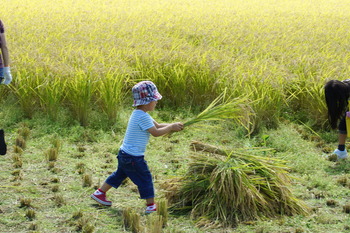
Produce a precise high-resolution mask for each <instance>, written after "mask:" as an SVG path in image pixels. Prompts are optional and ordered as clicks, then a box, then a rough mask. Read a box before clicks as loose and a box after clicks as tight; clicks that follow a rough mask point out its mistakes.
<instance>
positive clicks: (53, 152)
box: [45, 148, 58, 162]
mask: <svg viewBox="0 0 350 233" xmlns="http://www.w3.org/2000/svg"><path fill="white" fill-rule="evenodd" d="M45 156H46V159H47V160H48V161H50V162H52V161H57V159H58V150H57V148H49V149H48V150H47V151H46V152H45Z"/></svg>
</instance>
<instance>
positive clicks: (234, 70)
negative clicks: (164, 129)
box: [0, 0, 350, 233]
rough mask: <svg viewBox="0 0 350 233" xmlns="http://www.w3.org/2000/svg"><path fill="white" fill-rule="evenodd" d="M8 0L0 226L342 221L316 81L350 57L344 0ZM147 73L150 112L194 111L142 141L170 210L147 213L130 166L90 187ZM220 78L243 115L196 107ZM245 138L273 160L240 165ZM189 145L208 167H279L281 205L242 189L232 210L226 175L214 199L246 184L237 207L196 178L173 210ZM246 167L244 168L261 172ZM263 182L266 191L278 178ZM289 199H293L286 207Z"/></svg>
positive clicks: (247, 226)
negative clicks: (210, 114) (100, 193)
mask: <svg viewBox="0 0 350 233" xmlns="http://www.w3.org/2000/svg"><path fill="white" fill-rule="evenodd" d="M2 5H3V8H2V9H1V10H0V19H1V20H2V21H3V23H4V24H5V28H6V38H7V43H8V47H9V51H10V57H11V71H12V76H13V82H12V83H11V85H9V86H4V85H2V86H0V95H1V97H2V98H1V100H0V103H1V108H0V119H1V121H0V128H3V129H4V130H5V132H6V140H7V143H8V147H9V149H8V153H7V155H5V156H1V157H0V180H1V184H0V204H1V205H0V213H1V219H0V232H334V233H338V232H349V231H350V230H349V229H350V219H349V212H350V207H349V205H350V203H349V202H350V200H349V194H350V189H349V188H350V181H349V179H350V176H349V174H348V173H349V170H350V163H349V162H348V161H347V160H344V161H337V162H333V161H329V160H328V159H326V158H325V157H326V155H328V154H330V153H331V152H332V151H333V150H334V148H335V146H336V145H337V135H336V132H331V131H329V125H328V123H327V115H326V106H325V101H324V93H323V86H324V84H325V82H326V81H328V80H330V79H339V80H343V79H347V78H348V76H349V73H350V65H349V64H350V55H349V54H350V53H349V49H350V47H349V41H350V35H349V33H348V31H349V28H350V2H349V1H346V0H327V1H326V0H303V1H302V0H279V1H277V0H265V1H259V0H245V1H243V0H207V1H203V0H191V1H189V0H177V1H173V0H144V1H140V0H128V1H126V0H94V1H89V0H76V1H70V0H57V1H53V2H51V1H43V0H30V1H29V0H2ZM141 80H152V81H153V82H154V83H155V84H156V85H157V87H158V89H159V91H160V93H161V94H162V95H163V99H162V100H161V101H159V104H158V105H157V110H156V111H155V112H153V113H151V115H152V116H153V117H154V118H155V119H156V120H157V121H159V122H172V121H182V122H195V123H193V125H190V126H188V128H185V130H184V131H183V132H180V133H174V134H171V135H168V136H166V137H162V138H156V139H151V141H150V145H149V147H148V149H147V150H148V154H149V155H150V156H148V159H147V160H148V162H149V166H150V167H151V170H152V174H153V176H154V179H155V187H156V190H157V195H158V198H159V200H160V201H159V202H160V203H163V207H164V208H162V209H166V210H167V211H163V212H160V213H158V214H155V215H154V216H146V215H144V214H143V207H144V203H143V201H142V200H139V199H138V193H137V189H136V187H135V186H134V185H133V184H132V183H131V182H126V183H125V184H123V186H122V187H121V188H120V189H117V190H113V191H110V193H109V194H108V195H109V197H110V199H111V200H112V201H113V206H112V207H111V208H102V207H100V206H98V205H96V204H95V203H94V202H93V200H91V199H90V197H89V195H90V194H91V193H92V192H93V191H94V189H95V188H96V187H98V186H99V185H100V184H101V183H102V182H103V181H104V179H105V178H106V177H107V176H108V174H109V173H111V172H113V171H114V169H115V167H116V158H115V154H116V153H117V151H118V148H119V146H120V144H121V141H122V139H123V135H124V131H125V128H126V125H127V121H128V117H129V114H130V113H131V111H132V108H131V101H132V99H131V94H130V89H131V87H132V86H133V85H134V84H135V83H137V82H138V81H141ZM222 93H225V98H227V99H226V101H228V102H226V103H230V104H231V103H233V102H232V101H236V102H235V103H237V105H235V106H240V109H239V111H231V113H232V114H237V117H236V115H235V116H233V117H223V118H230V119H227V121H220V122H216V121H213V122H206V121H203V120H198V118H196V119H197V120H198V121H199V122H197V121H196V119H195V120H193V118H195V116H197V114H198V113H200V112H201V111H203V110H205V109H206V108H207V107H208V106H211V105H210V103H213V102H212V101H213V100H216V98H217V97H218V96H222ZM230 101H231V102H230ZM230 104H228V105H225V106H226V107H227V106H231V105H230ZM219 113H220V112H219ZM204 118H205V117H204ZM218 118H220V117H218ZM201 119H202V118H201ZM193 140H195V141H200V142H201V143H203V144H204V145H213V146H214V147H215V148H219V149H220V150H224V151H226V152H227V153H225V155H224V156H227V157H224V158H223V157H220V156H223V155H222V154H221V155H215V153H216V152H215V151H216V150H215V151H214V152H208V151H202V152H194V151H193V150H192V149H191V148H192V147H191V146H190V145H191V141H193ZM230 151H231V153H230ZM232 151H233V152H232ZM237 151H239V153H238V152H237ZM198 153H200V154H201V155H198ZM235 153H238V154H235ZM242 154H243V155H247V157H249V156H253V155H254V156H258V157H259V158H260V159H261V158H262V157H264V158H270V160H269V159H262V160H261V161H263V162H266V163H268V165H266V164H265V165H261V164H260V163H259V164H260V165H259V166H258V165H257V167H255V168H253V167H251V166H250V165H249V166H248V165H247V167H246V166H244V165H242V164H239V165H237V163H239V162H242V161H245V160H244V159H242V158H241V157H239V156H241V155H242ZM234 155H235V156H234ZM200 156H207V157H210V158H217V159H218V160H215V161H214V160H208V161H207V160H205V159H204V160H203V158H202V157H200ZM199 157H200V158H199ZM232 158H236V159H237V158H240V159H237V160H233V161H232ZM249 158H250V157H249ZM194 159H198V161H207V162H208V166H209V164H211V166H214V164H216V165H218V167H216V168H215V169H213V170H211V172H213V173H212V175H214V174H216V173H215V171H217V170H220V169H224V168H225V167H230V168H233V167H234V168H235V169H238V170H237V171H239V172H242V173H244V174H250V175H251V174H252V173H254V172H257V170H254V169H261V167H264V168H269V169H267V170H268V172H267V171H266V170H264V171H263V172H261V171H262V170H259V172H257V173H259V174H263V176H264V175H265V176H267V175H269V176H271V177H273V176H274V175H273V174H278V175H277V177H278V179H276V180H278V182H280V181H283V182H285V187H282V186H283V185H281V186H279V185H278V184H280V183H278V182H277V183H278V184H277V183H276V184H275V183H274V185H276V187H277V188H280V190H283V191H281V192H282V194H283V197H285V198H286V199H283V201H282V203H280V202H278V205H281V206H285V207H284V208H283V210H282V211H281V210H278V211H277V212H278V213H279V215H278V216H276V214H275V212H273V211H271V212H267V213H265V212H263V211H267V209H268V208H266V206H265V207H264V205H265V204H264V205H263V204H261V203H266V202H263V201H262V202H257V203H255V202H254V203H255V204H254V203H253V204H252V203H251V202H249V203H250V204H251V206H250V208H251V209H254V210H256V212H255V213H254V214H253V215H250V214H251V213H249V214H247V215H244V216H245V217H246V218H245V217H242V216H243V213H248V212H247V209H249V208H247V207H245V205H244V203H248V200H246V199H244V198H243V196H244V195H243V194H242V193H241V192H238V191H237V190H236V191H237V192H232V193H231V191H226V192H225V191H222V190H229V189H228V188H227V189H225V187H226V183H225V182H222V184H225V185H222V184H221V185H222V186H220V184H218V185H219V188H220V187H221V188H222V189H220V192H218V193H220V195H223V196H220V198H222V200H225V201H226V200H229V201H232V200H234V201H236V198H232V196H233V195H237V199H240V200H241V199H242V200H243V201H242V202H241V203H240V204H237V205H235V206H236V209H233V210H232V209H231V210H230V211H226V212H225V211H224V210H223V209H221V208H220V203H221V204H222V202H220V201H219V202H215V201H212V202H211V201H208V202H200V201H201V198H199V199H198V197H202V196H200V195H199V194H201V193H203V192H204V193H205V192H206V191H203V190H207V189H209V188H213V186H214V185H211V186H210V185H209V186H203V187H206V189H203V190H202V189H199V188H198V189H196V190H197V191H199V194H198V195H197V196H196V195H194V196H196V197H197V201H198V203H197V205H196V206H192V207H195V208H192V211H188V210H189V209H188V208H190V207H188V205H186V203H182V204H183V206H182V208H180V209H181V210H183V211H178V210H179V208H178V207H179V205H174V206H172V204H173V203H171V200H176V197H174V195H175V194H176V193H177V192H178V190H179V187H180V186H181V184H179V180H181V179H182V178H183V177H185V178H184V180H183V182H186V180H188V174H189V173H190V172H191V171H192V172H193V173H194V171H198V169H197V168H198V167H200V166H201V164H198V163H196V162H194V161H193V160H194ZM259 161H260V160H259ZM261 161H260V162H261ZM271 161H275V162H276V161H277V162H278V163H279V164H278V165H277V164H275V163H274V162H273V164H270V163H272V162H271ZM233 163H236V165H235V166H233V165H232V164H233ZM202 164H206V162H203V163H202ZM249 164H250V163H249ZM219 165H220V166H219ZM221 165H223V166H222V167H221ZM226 165H227V166H226ZM270 166H272V167H273V168H275V169H276V171H278V172H276V171H275V172H271V171H273V168H271V167H270ZM248 167H249V169H253V170H254V172H252V170H249V169H248ZM270 168H271V169H272V170H270ZM196 169H197V170H196ZM240 169H241V170H240ZM247 169H248V170H247ZM204 170H205V169H204V168H202V170H201V171H204ZM223 171H225V172H226V170H223ZM257 173H256V174H257ZM218 174H219V173H218ZM218 174H216V175H218ZM220 174H221V175H222V174H224V173H220ZM228 174H229V173H228V172H227V173H225V175H226V176H225V177H226V178H224V179H223V180H224V181H227V180H229V178H227V177H229V175H228ZM230 174H231V173H230ZM254 174H255V173H254ZM282 174H283V175H282ZM201 175H203V174H202V173H201ZM201 175H199V177H202V176H201ZM186 177H187V178H186ZM222 177H223V176H222ZM249 177H250V179H247V180H245V183H243V184H245V185H247V186H249V185H252V183H249V180H251V181H252V180H254V182H255V181H257V183H259V182H263V181H262V180H263V179H261V178H257V177H256V176H253V177H251V176H249ZM190 180H191V178H190ZM192 180H193V179H192ZM217 180H218V179H214V181H217ZM272 180H274V179H272ZM270 181H271V180H270ZM198 182H200V183H201V184H206V179H205V180H204V181H203V183H202V180H201V181H198ZM180 183H181V182H180ZM228 183H229V182H228ZM268 184H272V183H268ZM255 185H256V184H255ZM259 185H260V186H259ZM259 185H258V186H259V187H265V186H264V185H262V183H259ZM193 186H194V184H191V187H192V188H193ZM224 186H225V187H224ZM227 186H228V187H230V185H229V184H227ZM268 186H269V185H267V186H266V187H268ZM203 187H202V188H203ZM249 187H250V186H249ZM274 188H275V186H274ZM274 188H266V190H270V191H271V190H275V189H274ZM285 188H287V189H285ZM214 190H215V189H214ZM239 190H241V189H239ZM266 190H265V191H264V194H266V195H268V196H269V197H270V198H271V197H275V196H274V195H275V194H276V193H279V191H276V190H275V191H274V192H269V191H266ZM187 191H188V190H187ZM241 191H242V190H241ZM190 192H192V193H193V192H194V189H190ZM248 193H249V192H248ZM185 194H186V192H185ZM187 194H188V193H187ZM216 194H217V193H216V192H214V193H210V195H207V197H213V198H214V199H215V198H216ZM250 194H251V193H250ZM250 194H249V195H250ZM225 195H226V196H225ZM249 195H248V194H247V195H245V196H249ZM189 196H190V195H187V197H189ZM252 196H253V195H252ZM204 198H206V196H203V199H204ZM289 198H290V199H289ZM214 199H213V200H214ZM256 199H259V200H262V199H263V198H262V196H260V195H259V194H257V196H256ZM277 199H278V198H277ZM215 200H216V201H217V199H215ZM271 200H272V199H271ZM296 200H298V201H299V200H300V203H302V204H300V205H299V202H298V201H296ZM274 201H276V198H275V199H274ZM279 201H280V200H279ZM164 203H165V204H164ZM166 203H167V204H166ZM215 203H216V204H215ZM242 203H243V204H242ZM271 203H272V202H271ZM286 203H288V204H286ZM291 203H293V205H294V204H295V203H297V204H296V205H295V206H293V208H292V207H291V209H289V210H290V211H289V212H287V211H286V210H287V209H288V208H289V207H290V206H291V205H292V204H291ZM177 204H178V203H177ZM289 204H290V205H289ZM166 205H169V206H168V207H169V208H166ZM205 205H207V206H208V208H203V206H204V207H205ZM276 205H277V204H276ZM216 206H218V208H216ZM209 207H210V208H209ZM294 207H295V208H294ZM176 208H178V209H177V211H175V209H176ZM186 208H187V211H184V210H186ZM271 209H274V207H271ZM276 209H278V208H277V207H276ZM208 210H210V211H208ZM259 211H261V212H259ZM284 211H285V212H284ZM277 212H276V213H277ZM126 213H128V214H126ZM215 213H217V215H215ZM232 213H234V214H232ZM287 213H288V214H287ZM247 216H249V217H247ZM128 218H131V219H136V220H134V222H136V223H138V225H135V224H133V223H132V222H133V221H131V222H130V221H129V222H128V221H127V219H128ZM137 219H138V220H137ZM228 219H229V220H230V221H228Z"/></svg>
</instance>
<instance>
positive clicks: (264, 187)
mask: <svg viewBox="0 0 350 233" xmlns="http://www.w3.org/2000/svg"><path fill="white" fill-rule="evenodd" d="M211 147H212V146H211ZM217 151H219V152H221V153H222V151H223V150H217ZM265 152H266V151H265ZM254 153H255V154H257V153H261V150H260V151H259V152H257V151H255V152H254V151H252V150H249V151H248V150H243V149H241V151H240V152H238V151H234V152H230V153H226V155H217V154H209V155H204V154H203V153H196V154H195V155H193V156H192V162H191V164H190V165H189V170H188V173H187V175H186V176H185V177H184V178H183V179H182V180H181V183H180V185H181V187H180V188H179V191H178V193H177V194H178V195H177V196H176V198H178V199H177V202H176V204H175V209H177V210H190V211H191V214H192V216H193V217H195V218H197V217H208V218H210V219H212V220H220V221H221V222H222V224H223V225H228V226H234V225H237V224H238V223H239V222H244V221H251V220H257V219H262V218H266V217H269V218H270V217H276V216H280V215H288V216H290V215H298V214H301V215H307V214H308V212H309V208H308V207H307V206H306V205H305V204H303V203H302V202H301V201H300V200H298V199H297V198H295V197H294V196H293V194H292V193H291V191H290V189H289V186H290V177H289V175H288V168H287V167H286V166H285V162H284V161H282V160H279V159H276V158H271V157H263V156H258V155H252V154H254ZM172 201H174V200H172Z"/></svg>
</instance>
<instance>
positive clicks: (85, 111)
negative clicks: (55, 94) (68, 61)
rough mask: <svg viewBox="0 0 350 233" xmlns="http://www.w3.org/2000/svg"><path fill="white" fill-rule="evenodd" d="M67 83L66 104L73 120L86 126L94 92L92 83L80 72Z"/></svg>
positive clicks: (90, 79) (86, 75)
mask: <svg viewBox="0 0 350 233" xmlns="http://www.w3.org/2000/svg"><path fill="white" fill-rule="evenodd" d="M67 82H68V83H67V96H66V101H67V104H68V106H69V108H70V110H71V112H72V113H73V116H74V117H75V119H76V120H78V122H79V123H80V124H81V125H82V126H87V125H88V122H89V116H90V112H91V107H92V106H91V101H92V96H93V94H94V92H95V85H94V81H93V80H92V78H91V77H88V74H87V73H86V72H84V71H83V70H81V71H80V72H79V73H77V75H76V77H74V78H72V79H70V80H69V81H67Z"/></svg>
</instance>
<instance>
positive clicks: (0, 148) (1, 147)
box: [0, 129, 7, 155]
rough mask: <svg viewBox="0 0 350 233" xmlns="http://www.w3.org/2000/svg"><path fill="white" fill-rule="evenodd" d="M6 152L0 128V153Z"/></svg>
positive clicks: (2, 131) (3, 136)
mask: <svg viewBox="0 0 350 233" xmlns="http://www.w3.org/2000/svg"><path fill="white" fill-rule="evenodd" d="M6 152H7V146H6V143H5V133H4V130H3V129H0V155H6Z"/></svg>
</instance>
